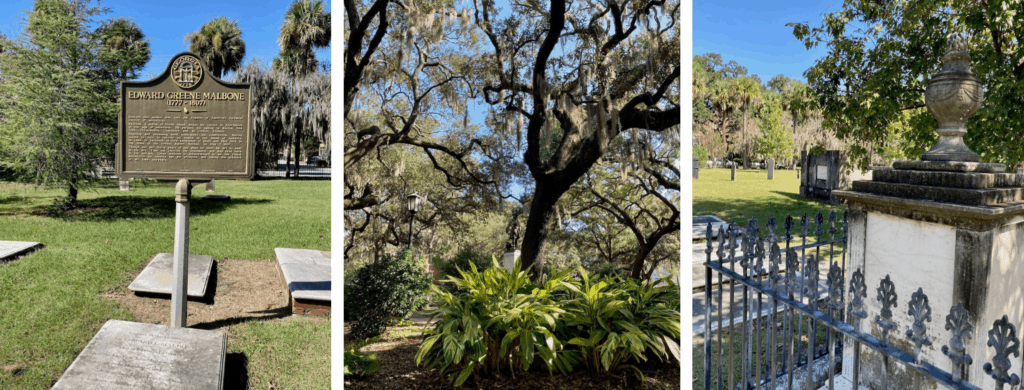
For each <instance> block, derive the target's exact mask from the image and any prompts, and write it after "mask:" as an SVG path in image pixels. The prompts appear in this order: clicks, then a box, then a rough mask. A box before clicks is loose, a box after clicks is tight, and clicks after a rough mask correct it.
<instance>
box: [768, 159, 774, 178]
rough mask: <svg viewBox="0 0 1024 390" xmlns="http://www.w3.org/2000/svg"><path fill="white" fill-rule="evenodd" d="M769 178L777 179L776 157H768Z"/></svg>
mask: <svg viewBox="0 0 1024 390" xmlns="http://www.w3.org/2000/svg"><path fill="white" fill-rule="evenodd" d="M768 180H775V159H774V158H769V159H768Z"/></svg>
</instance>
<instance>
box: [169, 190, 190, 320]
mask: <svg viewBox="0 0 1024 390" xmlns="http://www.w3.org/2000/svg"><path fill="white" fill-rule="evenodd" d="M191 195H192V183H189V181H188V179H181V180H178V184H177V185H176V186H174V279H172V281H171V327H172V328H184V327H185V317H186V316H187V313H186V305H187V303H188V214H189V204H188V199H189V197H190V196H191Z"/></svg>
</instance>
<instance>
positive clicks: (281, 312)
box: [188, 306, 292, 330]
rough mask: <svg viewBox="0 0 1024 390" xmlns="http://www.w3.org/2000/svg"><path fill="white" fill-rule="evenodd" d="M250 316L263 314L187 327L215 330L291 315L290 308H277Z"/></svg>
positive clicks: (255, 312) (254, 312) (253, 312)
mask: <svg viewBox="0 0 1024 390" xmlns="http://www.w3.org/2000/svg"><path fill="white" fill-rule="evenodd" d="M249 313H250V314H265V315H255V316H237V317H231V318H224V319H220V320H216V321H209V322H202V323H198V324H195V325H189V326H188V327H189V328H192V329H204V330H215V329H220V328H224V327H228V326H232V325H238V324H244V323H246V322H251V321H266V320H273V319H278V318H285V317H289V316H291V315H292V311H291V308H290V307H288V306H284V307H279V308H276V309H269V310H260V311H252V312H249Z"/></svg>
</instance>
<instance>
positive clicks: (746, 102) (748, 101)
mask: <svg viewBox="0 0 1024 390" xmlns="http://www.w3.org/2000/svg"><path fill="white" fill-rule="evenodd" d="M736 87H737V89H736V91H737V94H736V96H735V97H736V100H737V102H738V103H739V104H738V106H739V107H740V110H741V111H743V129H742V132H743V169H749V168H750V142H748V140H747V111H749V109H750V107H751V106H756V105H758V104H761V83H759V82H757V80H756V79H754V78H753V77H747V76H743V77H740V78H737V79H736Z"/></svg>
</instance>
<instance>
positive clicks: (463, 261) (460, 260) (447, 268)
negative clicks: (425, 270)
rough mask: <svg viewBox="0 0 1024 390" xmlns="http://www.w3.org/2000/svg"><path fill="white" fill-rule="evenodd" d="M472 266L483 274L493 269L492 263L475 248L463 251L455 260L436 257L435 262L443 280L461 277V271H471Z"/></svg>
mask: <svg viewBox="0 0 1024 390" xmlns="http://www.w3.org/2000/svg"><path fill="white" fill-rule="evenodd" d="M470 264H473V265H475V266H476V268H477V270H479V271H481V272H483V271H484V270H486V269H488V268H490V267H491V261H490V260H489V259H488V258H486V257H484V255H481V254H480V253H478V252H477V251H476V250H474V249H473V248H466V249H463V250H462V251H460V252H459V253H458V254H456V255H455V258H454V259H451V260H448V261H445V260H442V259H440V258H439V257H436V258H435V260H434V266H435V267H437V270H438V273H439V275H440V277H441V279H445V278H447V277H449V276H459V270H460V269H462V270H469V265H470Z"/></svg>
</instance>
